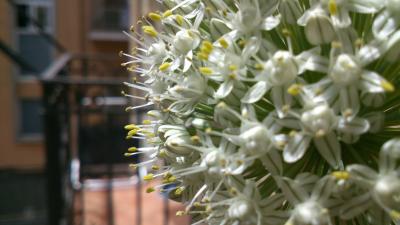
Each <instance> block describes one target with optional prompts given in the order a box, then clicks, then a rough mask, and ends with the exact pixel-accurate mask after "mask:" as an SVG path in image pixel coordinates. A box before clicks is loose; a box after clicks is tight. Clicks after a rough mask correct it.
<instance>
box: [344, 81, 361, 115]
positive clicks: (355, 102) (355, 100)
mask: <svg viewBox="0 0 400 225" xmlns="http://www.w3.org/2000/svg"><path fill="white" fill-rule="evenodd" d="M339 94H340V109H341V111H342V114H345V112H346V111H348V110H349V109H350V110H351V112H352V115H351V117H350V118H353V117H354V116H356V115H357V113H358V111H359V110H360V97H359V94H358V90H357V87H355V86H348V87H343V88H341V89H340V92H339Z"/></svg>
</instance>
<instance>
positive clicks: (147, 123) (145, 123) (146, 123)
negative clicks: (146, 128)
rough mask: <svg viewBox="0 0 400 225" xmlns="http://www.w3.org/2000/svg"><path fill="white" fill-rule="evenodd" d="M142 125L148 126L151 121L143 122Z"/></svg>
mask: <svg viewBox="0 0 400 225" xmlns="http://www.w3.org/2000/svg"><path fill="white" fill-rule="evenodd" d="M143 124H144V125H150V124H151V120H143Z"/></svg>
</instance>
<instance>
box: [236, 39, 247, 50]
mask: <svg viewBox="0 0 400 225" xmlns="http://www.w3.org/2000/svg"><path fill="white" fill-rule="evenodd" d="M238 44H239V46H240V47H241V48H243V47H244V46H245V45H246V40H240V41H239V43H238Z"/></svg>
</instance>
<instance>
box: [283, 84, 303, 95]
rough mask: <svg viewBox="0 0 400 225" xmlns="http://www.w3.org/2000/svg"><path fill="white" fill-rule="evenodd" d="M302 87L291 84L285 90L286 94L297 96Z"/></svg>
mask: <svg viewBox="0 0 400 225" xmlns="http://www.w3.org/2000/svg"><path fill="white" fill-rule="evenodd" d="M302 87H303V85H301V84H292V85H290V87H289V88H288V89H287V92H288V93H289V94H290V95H293V96H296V95H299V94H300V92H301V88H302Z"/></svg>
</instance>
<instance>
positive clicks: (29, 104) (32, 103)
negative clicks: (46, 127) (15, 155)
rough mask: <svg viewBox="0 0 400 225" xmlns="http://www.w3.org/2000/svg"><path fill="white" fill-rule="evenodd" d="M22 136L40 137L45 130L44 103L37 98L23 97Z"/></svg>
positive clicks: (20, 131)
mask: <svg viewBox="0 0 400 225" xmlns="http://www.w3.org/2000/svg"><path fill="white" fill-rule="evenodd" d="M19 112H20V123H21V124H20V130H19V136H20V137H22V138H25V137H26V138H29V137H38V136H40V135H41V133H42V131H43V118H42V103H41V101H40V100H37V99H21V100H20V103H19Z"/></svg>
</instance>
